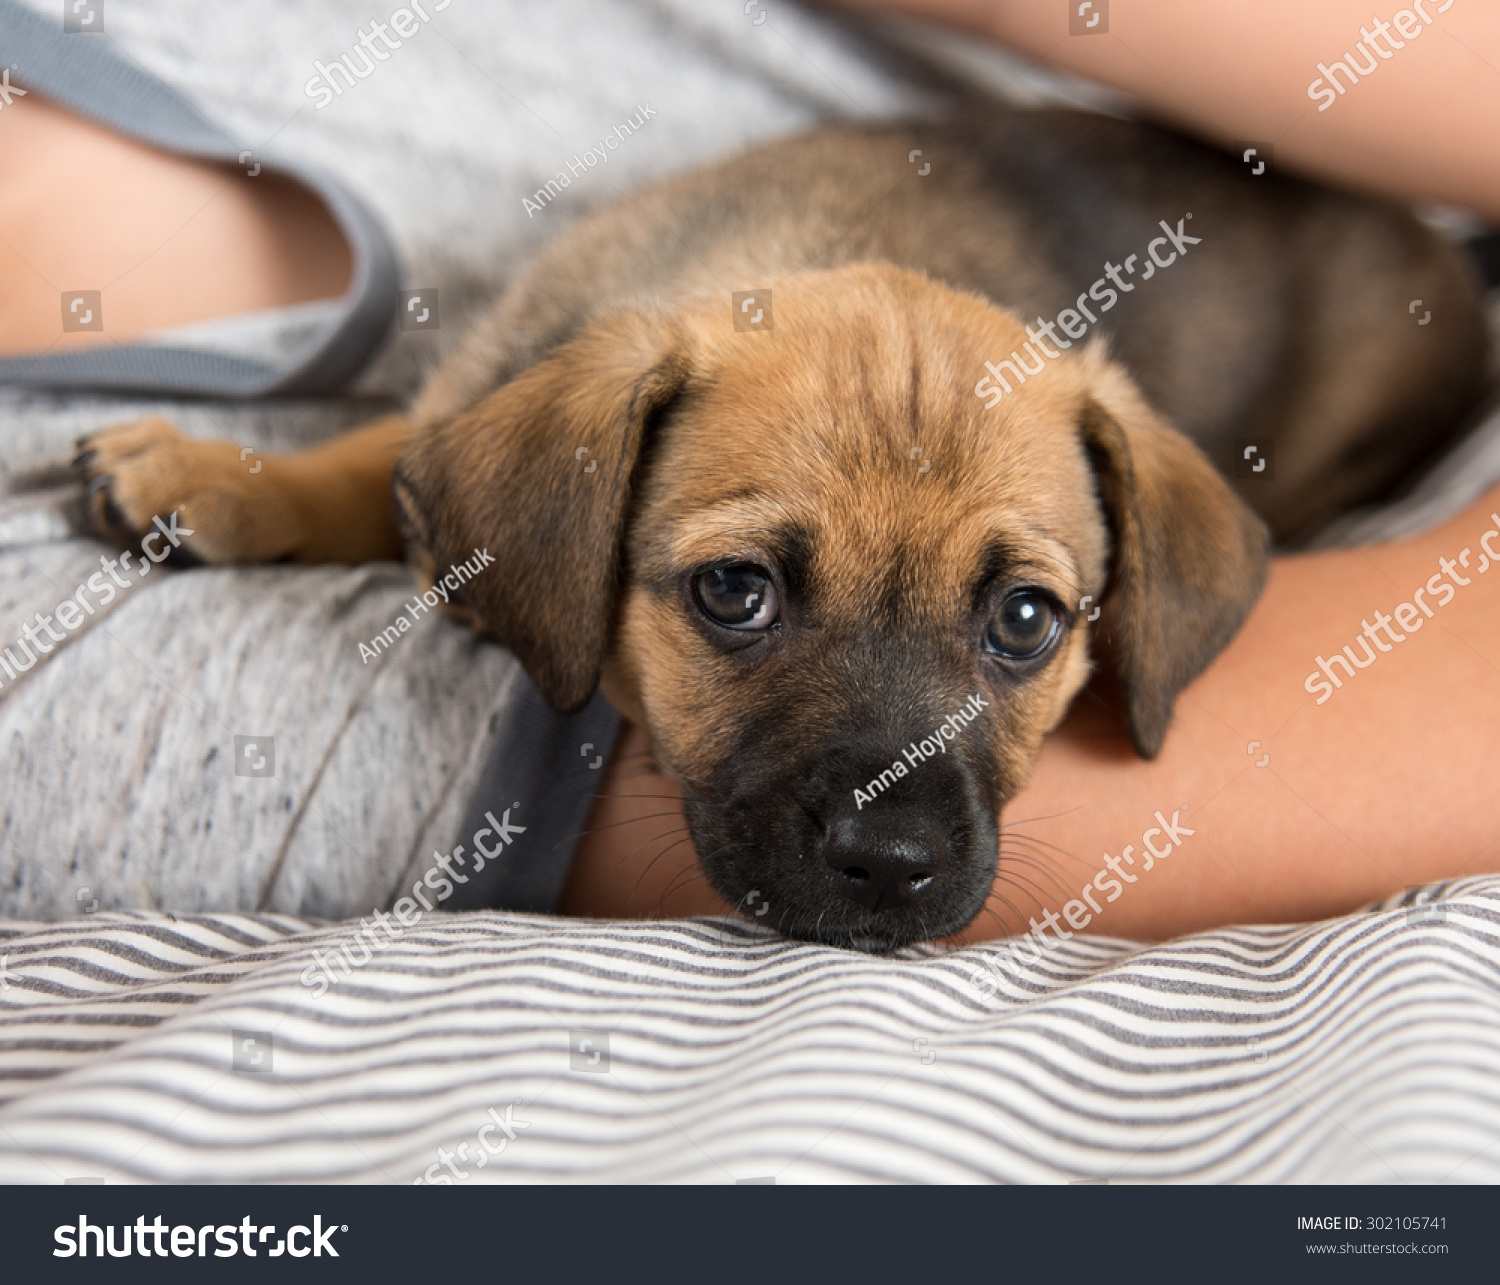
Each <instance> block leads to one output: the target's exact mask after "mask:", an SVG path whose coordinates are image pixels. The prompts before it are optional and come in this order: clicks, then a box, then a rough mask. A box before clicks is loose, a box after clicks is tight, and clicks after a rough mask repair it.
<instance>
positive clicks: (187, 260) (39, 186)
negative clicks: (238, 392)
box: [0, 81, 352, 356]
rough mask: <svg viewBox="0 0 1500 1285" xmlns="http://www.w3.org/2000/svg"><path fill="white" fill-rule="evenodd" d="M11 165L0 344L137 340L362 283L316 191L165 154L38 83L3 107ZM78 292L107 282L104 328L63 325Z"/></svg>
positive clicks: (4, 149)
mask: <svg viewBox="0 0 1500 1285" xmlns="http://www.w3.org/2000/svg"><path fill="white" fill-rule="evenodd" d="M16 83H20V84H22V85H23V86H24V81H22V82H16ZM0 173H3V174H4V175H5V182H4V183H0V355H6V356H8V355H11V354H16V353H25V352H40V351H48V352H54V353H56V352H67V351H69V350H72V349H77V348H83V347H88V346H91V345H97V344H118V343H126V342H129V341H130V340H133V339H137V338H139V337H140V336H141V335H144V334H147V333H148V332H150V331H153V330H162V329H166V328H168V327H171V326H179V325H186V324H188V323H190V322H194V321H205V320H208V319H209V318H212V317H222V316H229V315H231V314H234V313H239V312H250V311H254V310H256V309H260V308H274V307H279V306H284V305H286V304H292V303H300V302H303V301H305V300H311V299H324V298H332V297H334V296H337V295H339V294H342V293H343V292H344V291H345V290H346V289H347V288H348V285H349V278H350V272H351V268H352V260H351V257H350V254H349V248H348V246H347V244H346V243H345V241H344V238H343V236H342V234H341V233H340V232H339V230H338V227H337V225H336V224H335V223H334V221H333V219H332V217H331V216H330V215H329V213H328V211H327V210H326V209H325V208H324V207H323V205H322V203H321V202H320V201H319V200H318V199H317V198H316V197H314V196H313V195H312V194H311V193H309V192H308V191H306V189H304V188H302V187H300V186H298V185H296V184H293V183H289V182H286V181H283V180H278V179H275V178H273V177H271V176H270V175H268V174H266V173H264V172H262V173H261V174H258V175H256V176H255V177H254V178H251V177H250V176H249V171H248V169H246V170H239V169H229V168H226V167H221V166H217V165H208V164H204V163H202V162H198V161H192V160H186V159H184V158H182V157H178V156H171V155H168V154H167V153H164V152H158V151H156V150H155V149H153V148H150V147H147V146H145V145H144V144H141V143H137V142H135V141H133V140H131V139H128V138H125V137H123V136H122V135H119V134H116V133H113V132H112V131H110V130H108V129H105V128H104V127H103V126H100V125H96V124H94V123H93V122H91V121H88V120H85V119H84V118H83V117H80V116H77V115H74V114H73V113H72V112H69V111H67V110H65V109H63V108H61V107H58V106H56V105H55V104H52V103H49V102H47V101H46V100H45V99H43V98H42V97H41V96H40V95H39V94H37V93H36V91H35V90H31V91H28V92H27V94H26V96H25V97H24V98H19V97H18V98H16V99H15V100H14V102H13V103H12V104H11V105H10V106H9V107H6V108H5V109H4V110H3V111H0ZM75 290H99V291H102V293H103V317H104V330H103V331H94V330H78V331H70V332H65V331H64V330H63V328H62V306H61V299H62V294H63V292H64V291H75Z"/></svg>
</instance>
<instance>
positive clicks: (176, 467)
mask: <svg viewBox="0 0 1500 1285" xmlns="http://www.w3.org/2000/svg"><path fill="white" fill-rule="evenodd" d="M411 432H412V425H411V421H410V420H408V419H407V418H406V417H405V416H402V415H393V416H389V417H387V418H385V419H380V420H376V421H375V422H374V423H372V424H367V425H365V426H364V427H363V428H358V429H355V430H354V431H353V432H350V433H345V434H343V435H342V436H340V437H336V438H334V439H333V440H332V441H330V442H325V443H323V444H322V445H320V446H315V447H313V448H311V449H310V450H305V451H297V452H294V453H293V454H290V455H266V456H259V455H255V456H253V457H251V458H244V452H242V451H241V449H240V448H239V447H237V446H235V444H234V443H233V442H216V441H200V440H198V439H196V438H191V437H187V436H185V435H184V434H183V433H182V432H180V431H179V430H178V429H177V428H176V427H175V426H174V425H173V424H171V423H169V422H168V421H166V420H164V419H159V418H151V419H142V420H137V421H135V422H134V423H131V424H122V425H120V426H119V427H118V428H111V429H105V430H104V431H103V432H99V433H95V434H93V435H92V436H90V437H87V438H84V439H82V440H80V442H79V444H78V445H79V454H78V457H77V458H76V459H75V460H74V466H75V467H76V468H78V469H79V471H80V472H82V473H83V475H84V477H85V478H87V479H88V483H89V492H90V508H91V512H92V514H93V518H94V522H95V524H96V525H97V526H98V527H99V529H100V530H101V531H103V532H105V533H108V534H110V535H113V536H116V537H118V538H120V539H123V540H126V541H134V540H138V539H139V538H140V537H141V536H143V535H144V534H145V533H146V532H148V531H149V530H150V529H151V527H152V519H153V518H155V517H160V518H161V519H162V520H163V521H166V520H167V519H168V518H169V516H170V515H171V514H173V513H176V514H177V526H178V527H180V528H182V529H183V530H191V531H192V534H191V535H189V536H184V537H183V539H182V547H181V549H180V550H178V552H179V553H180V552H182V551H183V550H185V551H186V552H187V553H188V554H189V555H190V556H189V559H187V560H189V561H191V560H192V559H193V558H196V559H197V560H199V561H202V562H209V563H214V564H218V565H224V564H229V563H258V562H282V561H291V562H350V563H359V562H374V561H378V560H380V559H383V558H399V557H400V556H401V531H400V528H399V527H398V525H397V522H396V515H395V511H394V508H393V506H392V501H391V472H392V470H393V469H394V468H395V465H396V458H397V456H398V455H400V453H401V449H402V447H404V446H405V445H406V441H407V439H408V438H409V437H410V436H411Z"/></svg>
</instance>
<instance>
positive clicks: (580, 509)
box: [395, 313, 688, 713]
mask: <svg viewBox="0 0 1500 1285" xmlns="http://www.w3.org/2000/svg"><path fill="white" fill-rule="evenodd" d="M687 371H688V360H687V357H686V355H685V354H684V352H683V351H682V348H681V346H680V344H679V342H678V337H677V334H676V332H675V330H674V329H673V328H672V326H671V325H670V323H669V322H668V321H667V320H665V319H663V318H658V317H651V316H646V315H644V314H638V313H620V314H615V315H613V316H611V317H608V318H606V319H605V320H603V321H600V322H596V323H594V324H593V325H591V326H589V327H587V328H586V329H585V330H583V331H582V332H581V333H580V334H579V335H578V336H577V337H576V338H574V339H573V340H571V341H569V342H568V343H566V344H564V345H562V346H561V347H559V348H557V349H556V350H555V351H553V352H552V353H551V354H550V355H549V356H548V357H547V358H546V359H545V360H543V361H541V362H538V363H537V364H536V365H535V366H532V367H530V368H528V369H527V370H524V371H522V372H521V373H520V374H519V375H517V376H516V377H515V378H514V379H513V380H511V381H510V382H509V383H508V384H505V385H504V386H503V387H501V388H499V389H497V390H496V391H495V392H493V393H490V394H489V396H487V397H486V398H485V399H484V400H483V401H481V402H479V403H478V404H476V405H475V406H473V407H471V408H470V409H469V410H467V411H465V412H463V413H462V414H460V415H458V416H456V417H454V418H453V419H450V420H447V421H446V422H443V423H440V424H437V425H435V426H433V427H431V428H429V429H428V430H426V431H425V432H421V433H419V434H418V435H417V436H416V438H414V439H413V441H412V443H411V445H410V446H409V447H408V448H407V450H406V452H405V454H404V455H403V456H402V457H401V460H400V462H399V463H398V464H397V466H396V476H395V493H396V502H397V505H398V507H399V509H400V511H401V515H402V521H403V525H404V527H405V529H406V532H407V537H408V541H409V543H410V544H411V545H413V546H414V547H415V549H416V550H417V552H418V556H419V557H421V558H423V559H424V560H426V561H427V562H428V563H429V564H430V566H431V567H432V568H433V569H434V570H435V571H436V574H437V575H439V576H441V575H442V574H443V573H444V572H445V571H446V569H447V567H448V566H449V565H450V564H455V563H458V562H461V561H464V560H466V559H471V558H472V557H473V556H474V551H475V550H476V549H478V550H482V551H484V550H487V551H489V554H490V556H491V557H492V558H493V559H494V561H493V565H490V564H488V563H486V564H485V565H484V566H483V568H482V569H481V570H479V572H478V574H477V575H475V576H474V578H473V579H472V580H470V581H468V582H467V583H466V584H464V586H463V589H462V592H461V595H456V597H458V600H459V605H461V606H464V607H467V608H469V609H471V610H472V612H473V613H474V615H475V616H476V617H477V620H478V623H479V624H481V625H482V626H483V627H484V628H485V629H486V630H487V631H488V632H490V633H492V634H493V635H494V636H495V637H496V638H498V639H499V640H500V642H502V643H503V644H505V646H507V647H508V648H510V650H511V651H512V652H514V653H515V656H516V658H517V659H518V660H519V661H520V662H521V664H522V665H523V666H525V668H526V671H527V673H529V674H530V675H531V677H532V679H533V681H534V682H535V683H536V685H537V687H538V688H539V689H540V690H541V692H542V695H543V696H545V697H546V698H547V700H548V701H549V702H550V703H551V704H552V705H553V706H554V707H556V708H557V709H559V710H561V711H562V712H564V713H571V712H572V711H573V710H576V709H579V708H581V707H582V706H583V705H584V704H585V703H586V702H587V701H588V699H589V697H590V696H591V695H593V692H594V689H595V688H596V687H597V686H598V683H599V671H600V666H601V664H602V661H603V657H604V652H605V648H606V646H607V643H608V636H609V631H610V625H611V620H612V617H613V614H614V608H615V599H616V593H617V589H618V578H619V570H620V543H621V540H622V538H623V535H624V531H625V524H626V517H627V512H628V508H629V502H630V491H631V483H632V478H633V475H634V474H635V472H636V467H637V464H638V463H639V460H640V456H641V451H642V447H643V443H644V440H645V438H646V435H647V430H648V426H649V424H650V422H651V420H652V418H653V416H654V413H655V412H657V411H658V410H660V409H661V408H662V406H664V405H665V403H666V402H667V401H668V400H669V399H670V398H671V397H672V396H674V395H675V394H676V392H677V391H678V390H679V389H680V388H681V386H682V384H683V381H684V380H685V379H686V377H687Z"/></svg>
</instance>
